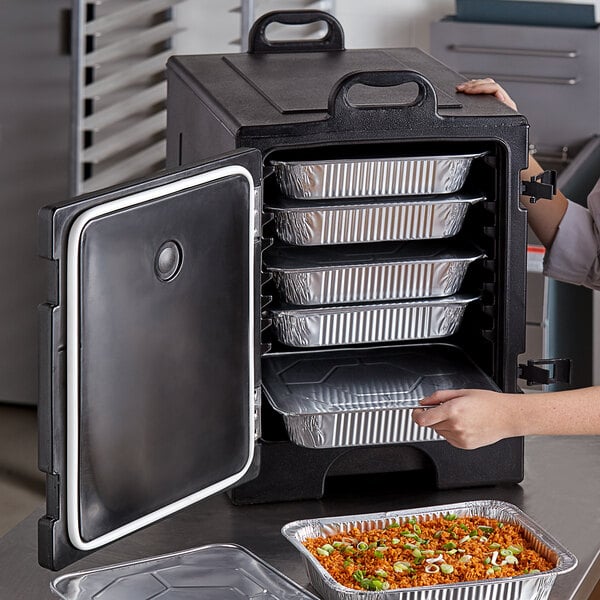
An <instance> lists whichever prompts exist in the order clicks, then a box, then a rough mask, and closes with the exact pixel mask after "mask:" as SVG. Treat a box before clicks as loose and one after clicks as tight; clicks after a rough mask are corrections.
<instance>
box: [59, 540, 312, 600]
mask: <svg viewBox="0 0 600 600" xmlns="http://www.w3.org/2000/svg"><path fill="white" fill-rule="evenodd" d="M50 587H51V589H52V591H53V592H54V593H55V594H56V595H57V596H59V597H60V598H64V599H65V600H133V599H135V600H150V599H156V598H165V599H166V598H173V599H175V598H181V600H184V599H186V598H210V599H211V600H244V599H247V600H259V599H260V600H318V598H316V596H314V595H313V594H311V593H309V592H307V591H306V590H305V589H303V588H302V587H301V586H299V585H298V584H297V583H295V582H293V581H292V580H291V579H289V578H288V577H286V576H285V575H283V574H282V573H280V572H279V571H277V570H275V569H274V568H273V567H271V566H270V565H269V564H267V563H266V562H264V561H263V560H261V559H260V558H258V557H257V556H255V555H254V554H252V553H250V552H249V551H248V550H246V549H245V548H243V547H241V546H237V545H235V544H214V545H210V546H202V547H200V548H194V549H191V550H185V551H183V552H176V553H173V554H166V555H163V556H156V557H152V558H147V559H144V560H139V561H134V562H128V563H122V564H118V565H113V566H108V567H103V568H100V569H94V570H89V571H80V572H78V573H73V574H69V575H62V576H61V577H58V578H57V579H55V580H54V581H53V582H52V584H51V585H50Z"/></svg>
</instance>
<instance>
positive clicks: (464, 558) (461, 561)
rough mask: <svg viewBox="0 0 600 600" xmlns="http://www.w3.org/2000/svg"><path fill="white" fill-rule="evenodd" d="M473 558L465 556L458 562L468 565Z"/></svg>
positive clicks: (468, 555)
mask: <svg viewBox="0 0 600 600" xmlns="http://www.w3.org/2000/svg"><path fill="white" fill-rule="evenodd" d="M472 558H473V557H472V556H471V555H470V554H463V555H462V556H461V557H460V558H459V559H458V562H460V563H468V562H469V561H470V560H471V559H472Z"/></svg>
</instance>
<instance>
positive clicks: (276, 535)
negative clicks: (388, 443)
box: [0, 437, 600, 600]
mask: <svg viewBox="0 0 600 600" xmlns="http://www.w3.org/2000/svg"><path fill="white" fill-rule="evenodd" d="M525 473H526V476H525V479H524V480H523V482H522V483H521V484H520V485H500V486H492V487H480V488H470V489H460V490H436V489H433V488H432V486H431V484H430V483H428V482H425V481H422V480H421V479H420V478H419V476H417V475H413V474H402V475H396V476H393V477H390V476H373V477H362V478H356V477H354V478H352V479H345V480H343V479H340V480H338V481H336V482H332V484H331V486H330V489H328V490H327V493H326V498H325V499H323V500H310V501H303V502H289V503H280V504H261V505H255V506H242V507H240V506H233V505H232V504H231V503H230V502H229V499H228V498H227V496H225V495H220V496H217V497H215V498H211V499H209V500H207V501H204V502H202V503H200V504H197V505H195V506H192V507H190V508H188V509H187V510H185V511H183V512H181V513H179V514H177V515H174V516H172V517H169V518H167V519H165V520H164V521H161V522H160V523H158V524H156V525H153V526H151V527H148V528H147V529H144V530H142V531H139V532H137V533H135V534H133V535H131V536H130V537H128V538H127V539H124V540H121V541H119V542H115V543H114V544H112V545H111V546H110V547H107V548H105V549H102V550H99V551H98V552H96V553H95V554H92V555H90V556H88V557H87V558H85V559H83V560H81V561H79V562H78V563H76V564H74V565H72V566H71V567H69V568H68V569H65V571H64V572H72V571H78V570H82V569H88V568H94V567H99V566H103V565H108V564H113V563H117V562H124V561H129V560H136V559H140V558H144V557H147V556H153V555H157V554H165V553H169V552H174V551H178V550H183V549H186V548H193V547H196V546H201V545H203V544H209V543H226V542H235V543H237V544H240V545H242V546H244V547H246V548H248V549H249V550H251V551H252V552H254V553H255V554H257V555H259V556H260V557H262V558H263V559H265V560H266V561H267V562H269V563H270V564H272V565H273V566H274V567H275V568H277V569H279V570H280V571H282V572H283V573H285V574H286V575H288V576H290V577H291V578H292V579H295V580H296V581H298V582H299V583H300V584H302V585H305V586H306V585H307V584H308V579H307V576H306V573H305V571H304V567H303V566H302V564H301V562H300V561H299V559H298V555H297V554H296V551H295V550H294V549H293V548H292V546H291V545H290V544H289V543H288V542H287V541H285V540H284V539H283V537H282V536H281V534H280V528H281V526H282V525H284V524H285V523H287V522H289V521H293V520H296V519H301V518H307V517H316V516H333V515H344V514H356V513H364V512H376V511H382V510H396V509H403V508H410V507H417V506H430V505H435V504H445V503H449V502H463V501H465V500H470V499H500V500H504V501H507V502H512V503H513V504H516V505H517V506H519V507H520V508H521V509H523V510H524V511H525V512H526V513H527V514H528V515H530V516H531V517H532V518H533V519H534V520H535V521H536V522H537V523H539V525H541V526H542V527H543V528H544V529H547V530H548V531H549V532H550V533H551V534H552V535H553V536H554V537H556V538H557V539H558V540H560V541H561V542H562V543H563V544H564V545H566V546H567V547H568V548H569V549H570V550H571V551H572V552H574V553H575V554H576V555H577V558H578V560H579V565H578V567H577V569H576V570H575V571H573V572H571V573H568V574H565V575H562V576H560V577H558V578H557V580H556V583H555V585H554V587H553V589H552V592H551V594H550V599H551V600H587V598H588V596H589V594H590V592H591V591H592V589H593V588H594V585H595V584H596V583H597V581H598V580H599V579H600V554H599V551H600V437H556V438H547V437H533V438H530V439H528V440H527V441H526V447H525ZM42 512H43V511H42V509H41V508H40V510H39V512H36V513H34V514H32V515H30V516H29V517H28V518H27V519H25V520H24V521H23V522H22V523H20V524H19V525H18V526H17V527H15V528H14V529H12V530H11V531H10V532H8V533H7V534H6V535H5V536H4V537H3V538H2V539H0V600H17V599H18V600H45V599H48V600H50V599H51V598H53V597H54V596H53V595H52V594H51V592H50V591H49V583H50V581H51V580H52V579H53V578H54V577H56V576H57V575H58V573H52V572H49V571H46V570H44V569H42V568H41V567H39V566H38V564H37V549H36V536H37V533H36V531H37V519H38V518H39V517H40V516H41V515H42ZM61 573H62V572H61Z"/></svg>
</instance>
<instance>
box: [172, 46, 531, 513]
mask: <svg viewBox="0 0 600 600" xmlns="http://www.w3.org/2000/svg"><path fill="white" fill-rule="evenodd" d="M288 50H289V51H288V52H287V53H286V52H285V47H283V48H282V47H281V46H280V47H278V48H277V50H276V52H272V53H269V52H268V51H266V50H265V51H261V52H260V53H256V54H252V53H249V54H246V55H225V56H221V55H218V56H217V55H207V56H187V57H186V56H183V57H175V58H172V59H171V60H170V61H169V63H168V85H169V88H168V131H167V136H168V146H167V153H168V159H167V160H168V164H169V165H170V166H172V167H175V166H178V165H185V164H190V163H193V162H195V161H198V160H201V159H203V158H204V157H206V156H207V155H209V154H210V153H211V152H214V151H215V149H217V150H219V151H222V150H226V149H233V148H237V147H241V146H249V147H254V148H258V149H259V150H261V152H262V153H263V160H264V168H265V191H264V198H265V202H266V199H267V198H268V197H269V194H270V193H275V192H274V191H273V190H274V186H273V185H272V184H271V183H270V178H269V160H270V159H272V158H282V157H284V158H288V159H289V158H292V159H296V160H301V159H302V158H304V159H309V160H310V159H317V158H323V157H324V158H332V157H335V158H344V157H355V156H362V157H364V156H369V155H372V156H391V155H394V154H398V155H403V156H409V155H428V154H430V155H431V154H433V155H444V154H459V153H461V152H479V151H484V152H487V156H486V158H485V159H483V160H482V161H481V165H480V166H479V167H475V168H474V172H473V175H472V177H473V179H472V183H473V184H475V185H477V186H483V188H484V191H485V193H486V194H487V195H488V201H486V202H484V203H483V205H482V206H480V207H476V208H475V210H474V211H473V212H472V213H471V214H470V216H469V221H468V223H467V225H466V228H465V230H464V232H463V235H466V236H468V237H471V236H473V237H475V238H476V241H477V243H479V244H480V245H481V246H482V247H483V248H484V250H485V252H486V254H487V256H488V259H487V260H486V261H485V263H484V266H483V268H481V269H479V270H477V271H476V274H475V275H474V277H475V278H478V281H474V280H473V279H472V280H471V284H472V285H473V286H474V287H475V288H476V289H477V290H478V291H480V292H481V294H482V299H483V300H482V304H483V308H482V310H481V312H480V314H479V315H478V317H477V318H474V319H473V320H471V321H469V323H468V324H467V325H466V326H465V327H464V328H463V329H462V330H461V331H460V332H459V333H458V334H457V336H455V337H456V339H454V340H452V341H453V342H454V343H457V344H458V345H460V346H461V347H463V348H465V350H466V351H467V353H468V354H469V355H470V356H471V357H472V358H473V360H475V361H476V362H477V364H478V365H479V366H480V367H481V368H482V369H483V371H484V372H485V373H487V374H488V375H489V376H490V377H491V378H492V379H493V380H494V382H495V383H496V384H497V386H498V387H499V388H500V389H501V390H503V391H505V392H518V391H519V388H518V385H517V378H518V367H517V356H518V355H519V354H520V353H521V352H523V350H524V345H525V276H526V217H525V213H524V211H523V210H522V209H520V208H519V195H520V190H521V182H520V171H521V170H522V169H523V168H524V167H525V166H526V164H527V147H528V146H527V141H528V124H527V121H526V119H525V118H524V117H523V116H522V115H519V114H517V113H515V112H513V111H511V110H510V109H508V108H507V107H505V106H503V105H501V104H500V103H498V102H497V101H495V100H494V99H492V98H489V97H481V96H479V97H475V96H465V95H460V94H456V92H455V85H456V83H457V82H458V81H460V80H461V76H460V75H458V74H457V73H455V72H453V71H451V70H450V69H448V68H447V67H445V66H444V65H443V64H441V63H439V62H438V61H436V60H435V59H433V58H431V57H430V56H428V55H427V54H425V53H423V52H421V51H420V50H417V49H414V48H401V49H385V50H343V49H340V50H339V51H338V52H335V51H334V52H332V51H330V50H327V51H326V52H325V51H323V52H318V51H316V52H315V51H314V50H315V49H309V50H307V51H304V52H299V51H298V49H297V48H296V47H295V46H292V47H290V48H289V49H288ZM404 83H408V84H410V86H412V88H413V93H412V95H413V97H412V99H411V100H409V101H408V102H403V103H401V104H399V103H398V89H400V88H398V87H397V86H399V85H400V84H404ZM359 84H360V85H359ZM365 90H366V91H367V92H369V94H367V96H362V98H363V100H360V99H359V101H360V103H361V106H357V105H356V101H355V100H354V98H355V96H354V94H356V93H359V94H364V93H365ZM414 90H416V93H415V91H414ZM374 97H376V98H375V99H374ZM364 98H366V100H364ZM264 236H265V245H268V243H269V242H268V238H269V237H270V231H269V229H268V226H266V228H265V232H264ZM263 290H264V296H263V307H267V306H268V303H269V302H270V298H271V296H272V290H271V288H270V284H269V283H265V285H264V288H263ZM273 346H277V343H276V342H273V340H272V336H271V335H270V333H269V327H268V323H266V324H265V325H264V326H263V352H268V351H269V349H270V348H271V347H273ZM277 350H278V351H281V348H280V347H278V348H277ZM315 351H318V350H315ZM263 404H264V403H263ZM285 437H286V436H285V432H284V431H283V430H282V427H281V425H280V423H279V422H278V418H277V416H276V415H273V414H271V413H270V411H269V409H268V407H266V408H265V407H264V406H263V425H262V439H261V440H260V441H259V451H260V452H259V454H260V464H257V467H256V473H257V477H256V478H255V479H253V480H252V481H250V482H248V483H246V484H244V485H242V486H239V487H237V488H235V489H234V490H233V491H231V492H230V494H231V497H232V499H233V501H234V502H236V503H240V504H241V503H253V502H268V501H278V500H293V499H298V498H314V497H320V496H321V495H322V494H323V493H324V489H325V480H326V477H327V476H329V475H333V474H338V473H339V474H345V475H346V474H352V473H354V474H357V475H360V474H368V473H374V472H395V471H396V472H397V471H402V470H410V469H429V470H431V471H432V475H433V478H434V479H435V480H436V482H437V484H438V485H439V486H440V487H459V486H475V485H484V484H486V485H487V484H490V483H501V482H518V481H520V480H521V479H522V477H523V440H522V439H520V438H514V439H509V440H504V441H501V442H499V443H497V444H494V445H493V446H489V447H485V448H481V449H479V450H475V451H469V452H465V451H460V450H457V449H455V448H452V447H450V446H449V445H448V444H447V443H446V442H435V443H417V444H411V445H397V446H393V447H387V448H383V447H371V448H368V447H362V448H360V447H359V448H351V449H347V448H346V449H344V448H337V449H336V448H334V449H320V450H313V449H307V448H301V447H298V446H295V445H294V444H292V443H291V442H290V441H289V440H286V439H285ZM382 457H386V458H385V459H383V458H382ZM507 457H510V458H507Z"/></svg>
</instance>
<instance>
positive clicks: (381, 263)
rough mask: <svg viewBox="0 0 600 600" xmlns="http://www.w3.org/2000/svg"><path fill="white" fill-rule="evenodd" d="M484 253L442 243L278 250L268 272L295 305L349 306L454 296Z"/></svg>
mask: <svg viewBox="0 0 600 600" xmlns="http://www.w3.org/2000/svg"><path fill="white" fill-rule="evenodd" d="M483 257H484V254H483V253H481V252H480V251H478V250H476V249H472V248H471V249H469V248H465V247H464V246H457V245H448V244H442V243H440V242H405V243H399V244H392V243H387V244H361V245H357V246H344V247H343V249H342V248H338V247H335V246H334V247H331V248H317V247H314V248H298V247H281V248H276V249H274V250H273V251H272V252H270V253H269V254H268V255H267V256H266V257H265V262H266V263H267V270H268V271H270V272H271V273H272V274H273V279H274V280H275V284H276V286H277V289H278V290H279V293H280V295H281V297H282V299H283V300H284V301H285V302H287V303H289V304H299V305H303V306H305V305H315V304H344V303H351V302H383V301H392V300H406V299H412V298H430V297H443V296H451V295H452V294H455V293H456V292H458V290H459V288H460V286H461V284H462V282H463V279H464V277H465V274H466V272H467V269H468V267H469V265H470V264H471V263H472V262H474V261H475V260H478V259H480V258H483Z"/></svg>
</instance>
